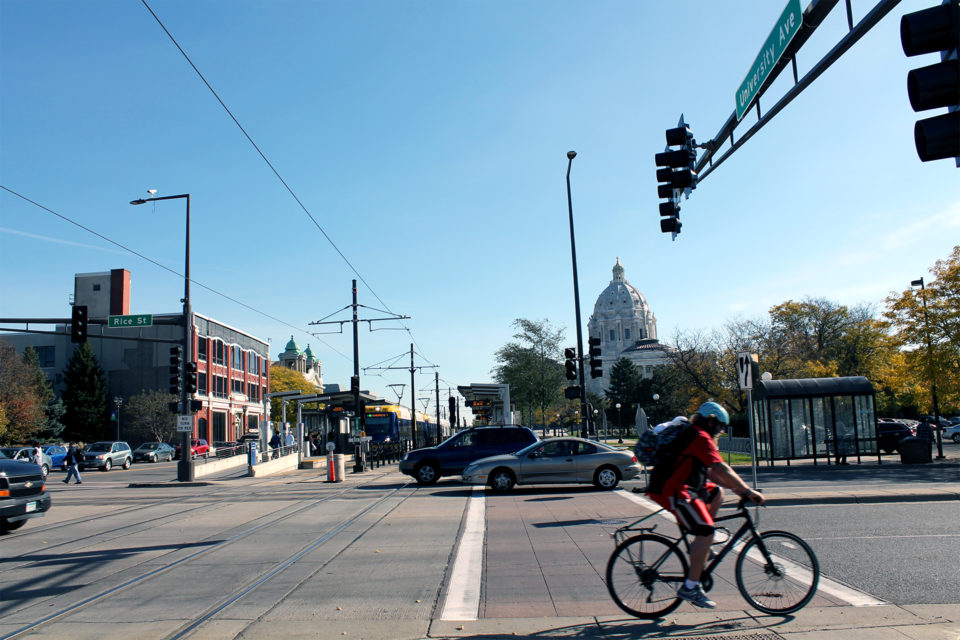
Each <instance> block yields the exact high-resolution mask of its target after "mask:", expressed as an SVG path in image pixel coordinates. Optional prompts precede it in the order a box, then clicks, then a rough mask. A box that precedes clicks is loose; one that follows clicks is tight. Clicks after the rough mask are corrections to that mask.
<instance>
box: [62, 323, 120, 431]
mask: <svg viewBox="0 0 960 640" xmlns="http://www.w3.org/2000/svg"><path fill="white" fill-rule="evenodd" d="M63 378H64V383H65V385H66V386H65V388H64V391H63V402H64V404H65V405H66V407H67V410H66V413H64V416H63V423H64V426H65V429H64V436H65V437H66V438H69V439H71V440H78V441H81V442H91V441H94V440H101V439H106V438H107V437H109V435H110V433H109V431H110V430H109V427H108V419H109V407H108V406H107V385H106V384H105V383H104V380H103V369H101V368H100V365H99V363H97V359H96V357H95V356H94V355H93V349H92V348H91V347H90V344H89V343H87V342H84V343H83V344H81V345H80V346H79V347H77V349H75V350H74V352H73V356H72V357H71V358H70V362H69V363H68V364H67V370H66V371H65V372H64V374H63Z"/></svg>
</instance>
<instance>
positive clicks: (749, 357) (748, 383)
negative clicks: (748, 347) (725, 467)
mask: <svg viewBox="0 0 960 640" xmlns="http://www.w3.org/2000/svg"><path fill="white" fill-rule="evenodd" d="M757 362H758V359H757V356H756V354H753V353H747V352H743V353H738V354H737V378H738V382H739V383H740V389H742V390H746V392H747V426H748V428H749V429H750V453H751V455H750V465H751V466H752V467H753V488H754V490H756V488H757V441H756V437H755V435H754V430H753V376H754V373H755V371H754V366H755V365H756V364H757Z"/></svg>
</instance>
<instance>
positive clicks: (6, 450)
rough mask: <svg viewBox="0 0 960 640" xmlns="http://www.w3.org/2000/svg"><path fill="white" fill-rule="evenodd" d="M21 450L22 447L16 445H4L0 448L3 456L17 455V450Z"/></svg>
mask: <svg viewBox="0 0 960 640" xmlns="http://www.w3.org/2000/svg"><path fill="white" fill-rule="evenodd" d="M19 450H20V449H18V448H16V447H3V448H2V449H0V453H3V457H5V458H12V457H13V456H15V455H17V451H19Z"/></svg>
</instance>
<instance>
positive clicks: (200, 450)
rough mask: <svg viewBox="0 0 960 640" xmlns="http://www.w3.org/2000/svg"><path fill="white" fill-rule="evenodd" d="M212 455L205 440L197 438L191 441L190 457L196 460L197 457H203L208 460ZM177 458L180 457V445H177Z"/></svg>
mask: <svg viewBox="0 0 960 640" xmlns="http://www.w3.org/2000/svg"><path fill="white" fill-rule="evenodd" d="M208 455H210V445H209V444H207V441H206V440H204V439H203V438H197V439H196V440H191V441H190V457H191V458H196V457H197V456H202V457H204V458H206V457H207V456H208ZM176 457H177V458H179V457H180V445H179V443H178V444H177V447H176Z"/></svg>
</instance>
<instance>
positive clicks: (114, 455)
mask: <svg viewBox="0 0 960 640" xmlns="http://www.w3.org/2000/svg"><path fill="white" fill-rule="evenodd" d="M131 464H133V452H132V451H130V445H128V444H127V443H126V442H121V441H119V440H117V441H110V440H107V441H104V442H92V443H90V444H88V445H87V446H85V447H84V448H83V462H81V463H80V464H79V465H78V466H79V467H80V471H83V470H84V469H91V468H93V469H100V470H101V471H110V469H112V468H113V467H118V466H119V467H123V468H124V469H129V468H130V465H131Z"/></svg>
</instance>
